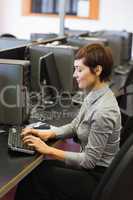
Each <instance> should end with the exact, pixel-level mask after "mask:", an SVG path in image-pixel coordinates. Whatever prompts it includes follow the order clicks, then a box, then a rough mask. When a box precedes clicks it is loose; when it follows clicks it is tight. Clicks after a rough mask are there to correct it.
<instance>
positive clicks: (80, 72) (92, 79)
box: [73, 59, 98, 89]
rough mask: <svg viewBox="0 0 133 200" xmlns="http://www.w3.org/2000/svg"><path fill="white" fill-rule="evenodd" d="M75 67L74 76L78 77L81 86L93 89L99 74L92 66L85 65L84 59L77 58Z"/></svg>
mask: <svg viewBox="0 0 133 200" xmlns="http://www.w3.org/2000/svg"><path fill="white" fill-rule="evenodd" d="M74 68H75V71H74V74H73V77H75V78H76V80H77V82H78V86H79V88H80V89H87V88H88V89H92V88H93V87H94V86H95V84H96V82H97V80H98V76H97V74H94V73H92V72H91V71H90V68H89V67H88V66H86V65H84V63H83V59H78V60H75V62H74Z"/></svg>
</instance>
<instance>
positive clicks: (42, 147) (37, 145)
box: [23, 135, 51, 155]
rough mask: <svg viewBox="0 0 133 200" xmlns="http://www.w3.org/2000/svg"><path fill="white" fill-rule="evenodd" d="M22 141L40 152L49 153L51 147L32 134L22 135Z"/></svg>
mask: <svg viewBox="0 0 133 200" xmlns="http://www.w3.org/2000/svg"><path fill="white" fill-rule="evenodd" d="M23 143H24V144H27V145H28V146H29V147H33V148H34V149H35V150H36V151H38V152H39V153H41V154H45V155H46V154H47V155H48V154H50V149H51V147H50V146H48V145H47V144H46V143H45V142H43V141H42V140H41V139H40V138H38V137H35V136H33V135H26V136H24V137H23Z"/></svg>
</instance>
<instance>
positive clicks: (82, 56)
mask: <svg viewBox="0 0 133 200" xmlns="http://www.w3.org/2000/svg"><path fill="white" fill-rule="evenodd" d="M112 65H113V59H112V54H111V51H110V49H109V48H107V47H104V46H102V45H100V44H92V45H89V46H85V47H83V48H81V49H80V50H79V51H78V53H77V54H76V59H75V62H74V66H75V72H74V77H76V79H77V82H78V86H79V88H80V89H86V90H89V93H88V95H87V97H86V98H85V100H84V102H83V104H82V106H81V109H80V111H79V114H78V115H77V117H76V118H75V119H74V120H73V121H72V122H71V123H70V124H67V125H65V126H62V127H59V128H58V129H55V130H54V129H53V130H49V131H44V132H43V133H42V132H40V131H37V130H34V129H24V131H23V133H22V136H23V142H24V143H26V144H28V145H29V146H32V147H34V148H35V149H36V150H37V151H38V152H40V153H41V154H44V155H50V156H52V157H53V158H54V159H53V160H45V161H44V162H43V163H42V164H40V166H38V167H37V168H36V169H35V170H34V171H33V172H32V173H31V174H29V175H28V176H27V177H26V178H25V179H24V180H22V181H21V183H20V184H19V185H18V189H17V193H16V200H21V199H23V200H26V199H32V200H46V199H47V200H50V199H52V200H53V199H58V200H68V199H69V200H70V199H76V200H78V199H87V200H89V199H90V197H91V195H92V192H93V191H94V189H95V187H96V185H97V184H98V182H99V181H100V179H101V177H102V175H103V174H104V172H105V170H106V169H107V167H108V166H109V165H110V163H111V162H112V160H113V158H114V156H115V155H116V153H117V152H118V150H119V140H120V129H121V117H120V111H119V107H118V104H117V101H116V99H115V97H114V95H113V93H112V91H111V90H110V89H109V87H108V84H107V82H108V80H109V78H110V75H111V70H112ZM74 136H76V137H77V138H78V140H79V143H80V145H81V151H80V152H78V153H77V152H69V151H62V150H59V149H56V148H54V147H50V146H48V145H47V144H45V142H44V141H47V140H48V139H49V138H60V139H63V138H71V137H74Z"/></svg>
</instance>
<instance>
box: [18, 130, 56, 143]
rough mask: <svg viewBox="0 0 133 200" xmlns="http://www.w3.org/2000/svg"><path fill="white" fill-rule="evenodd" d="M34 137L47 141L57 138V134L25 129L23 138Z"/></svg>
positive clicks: (22, 134)
mask: <svg viewBox="0 0 133 200" xmlns="http://www.w3.org/2000/svg"><path fill="white" fill-rule="evenodd" d="M28 135H33V136H36V137H39V138H40V139H42V140H44V141H47V140H48V139H50V138H55V136H56V135H55V133H54V132H53V131H51V130H45V131H39V130H36V129H33V128H25V129H23V131H22V133H21V136H22V138H24V137H25V136H28Z"/></svg>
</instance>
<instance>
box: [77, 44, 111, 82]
mask: <svg viewBox="0 0 133 200" xmlns="http://www.w3.org/2000/svg"><path fill="white" fill-rule="evenodd" d="M75 59H83V63H84V65H86V66H88V67H89V68H90V70H91V72H92V73H94V69H95V68H96V67H97V65H101V66H102V73H101V75H100V80H101V81H108V80H110V76H111V72H112V67H113V57H112V51H111V49H110V48H109V47H104V46H103V45H101V44H91V45H87V46H84V47H82V48H81V49H79V51H78V52H77V54H76V56H75Z"/></svg>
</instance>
